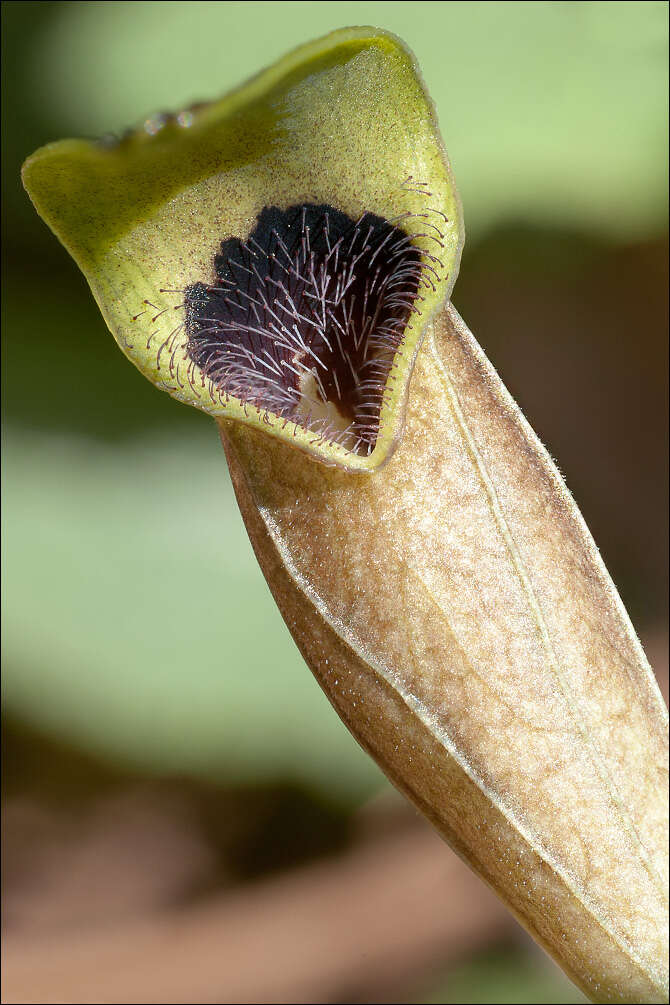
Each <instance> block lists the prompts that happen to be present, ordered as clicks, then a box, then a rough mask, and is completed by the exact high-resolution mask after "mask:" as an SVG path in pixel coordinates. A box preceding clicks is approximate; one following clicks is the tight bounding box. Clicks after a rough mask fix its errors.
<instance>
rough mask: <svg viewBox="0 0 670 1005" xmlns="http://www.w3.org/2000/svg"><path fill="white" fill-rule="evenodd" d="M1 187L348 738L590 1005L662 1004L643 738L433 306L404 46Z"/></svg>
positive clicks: (262, 81)
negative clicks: (27, 214) (17, 204)
mask: <svg viewBox="0 0 670 1005" xmlns="http://www.w3.org/2000/svg"><path fill="white" fill-rule="evenodd" d="M24 181H25V184H26V187H27V189H28V191H29V193H30V195H31V198H32V199H33V202H34V204H35V206H36V208H37V210H38V212H39V213H40V214H41V215H42V216H43V218H44V219H45V220H46V222H47V223H48V224H49V226H50V227H51V228H52V229H53V231H54V232H55V233H56V234H57V236H58V237H59V238H60V239H61V240H62V242H63V243H64V244H65V246H66V247H67V248H68V250H69V251H70V252H71V254H72V255H73V256H74V258H75V259H76V261H77V262H78V263H79V265H80V266H81V268H82V270H83V271H84V273H85V275H86V277H87V279H88V281H89V283H90V285H91V289H92V290H93V293H94V295H95V297H96V299H97V301H98V303H99V305H100V308H101V310H102V313H103V315H104V316H105V319H106V320H107V323H108V325H109V327H110V330H111V331H112V333H113V334H114V336H115V338H116V339H117V341H118V342H119V345H120V346H121V348H122V349H123V351H124V352H125V353H126V355H127V356H128V357H129V358H130V359H131V360H132V361H133V362H134V363H135V364H136V365H137V366H138V367H139V368H140V369H141V370H142V372H143V373H145V375H146V376H147V377H149V379H151V380H152V381H153V382H154V383H155V384H156V385H157V386H159V387H161V388H162V389H164V390H166V391H168V392H169V393H170V394H172V395H173V396H174V397H176V398H178V399H179V400H182V401H184V402H186V403H188V404H191V405H194V406H195V407H197V408H200V409H202V410H203V411H206V412H208V413H209V414H211V415H212V416H213V417H214V418H215V419H216V421H217V422H218V424H219V426H220V430H221V436H222V440H223V444H224V447H225V450H226V455H227V457H228V461H229V465H230V469H231V473H232V477H233V482H234V485H235V490H236V493H237V498H238V501H239V503H240V507H241V510H242V513H243V516H244V519H245V522H246V525H247V528H248V531H249V535H250V537H251V540H252V543H253V546H254V549H255V551H256V554H257V556H258V559H259V562H260V564H261V567H262V569H263V572H264V573H265V576H266V578H267V580H268V583H269V585H270V587H271V589H272V591H273V594H274V596H275V598H276V600H277V603H278V605H279V607H280V609H281V611H282V614H283V616H284V619H285V621H286V623H287V625H288V627H289V629H290V630H291V632H292V634H293V636H294V638H295V640H296V642H297V643H298V645H299V647H300V649H301V652H302V653H303V655H304V657H305V660H306V661H307V663H308V664H309V666H310V667H311V669H312V670H313V672H314V674H315V675H316V677H317V680H318V681H319V683H320V685H321V686H322V688H323V689H324V691H325V692H326V694H327V695H328V697H329V699H330V700H331V702H332V703H333V705H334V706H335V708H336V709H337V711H338V713H339V714H340V716H341V717H342V719H343V720H344V721H345V723H346V724H347V726H348V727H349V729H350V730H351V731H352V733H353V734H354V736H355V737H356V738H357V739H358V741H359V742H360V743H361V744H362V745H363V746H364V747H365V749H366V750H368V751H369V752H370V754H371V755H372V756H373V757H374V758H375V759H376V760H377V761H378V763H379V764H380V765H381V767H382V768H383V770H384V771H385V772H386V773H387V775H388V776H389V777H390V778H391V780H392V781H393V782H394V783H395V784H396V785H397V786H398V787H399V788H400V789H401V790H402V791H404V792H405V793H406V794H407V795H408V796H409V797H410V798H411V799H412V800H413V801H414V803H415V804H416V805H417V806H419V808H420V809H421V810H422V811H423V812H424V813H425V814H426V815H427V816H428V817H429V819H430V820H431V821H432V822H433V823H434V825H435V826H436V827H437V828H438V829H439V831H440V832H441V833H442V834H443V835H444V837H445V838H446V839H447V840H448V841H449V843H450V844H451V845H452V847H454V848H455V849H456V851H457V852H458V853H459V854H461V855H462V856H463V857H464V858H465V859H466V860H467V861H468V862H469V863H470V865H471V866H472V867H473V868H474V869H475V870H476V871H477V872H478V873H479V874H480V875H481V876H482V877H483V878H484V879H485V880H486V881H487V882H488V883H489V884H491V885H492V886H493V887H494V888H495V889H496V890H497V892H498V893H499V894H500V896H501V897H502V898H503V899H504V900H505V901H506V902H507V903H508V904H509V906H510V908H511V909H512V910H513V911H514V913H515V914H516V915H517V917H518V918H519V919H520V920H521V922H522V923H523V924H524V925H525V926H526V927H527V928H528V929H529V930H530V931H531V932H532V934H533V935H534V936H535V937H536V938H537V939H538V941H539V942H540V943H541V944H542V945H543V946H544V947H545V948H546V949H547V950H548V952H549V953H551V955H552V956H553V957H554V958H555V959H556V960H557V961H558V962H559V963H560V965H561V966H562V967H563V968H564V969H565V970H566V972H567V973H568V974H569V975H570V976H571V977H572V978H573V980H574V981H575V982H576V983H577V984H579V985H580V986H581V987H582V988H583V989H584V990H585V992H586V993H587V994H588V995H589V996H590V997H591V998H592V999H593V1000H595V1001H618V1002H630V1001H639V1002H657V1001H662V1000H666V998H665V996H666V995H667V968H666V962H665V960H666V950H665V937H666V923H665V918H666V912H667V892H666V891H667V867H666V857H665V847H666V845H665V842H666V839H667V812H666V790H667V742H666V728H667V713H666V710H665V706H664V704H663V702H662V699H661V698H660V695H659V692H658V689H657V687H656V684H655V682H654V679H653V676H652V674H651V671H650V669H649V667H648V665H647V662H646V660H645V658H644V654H643V652H642V650H641V648H640V645H639V643H638V641H637V639H636V636H635V633H634V631H633V629H632V627H631V625H630V622H629V620H628V617H627V615H626V612H625V611H624V609H623V607H622V604H621V601H620V600H619V597H618V595H617V593H616V590H615V589H614V586H613V585H612V583H611V580H610V579H609V577H608V575H607V572H606V570H605V568H604V566H603V564H602V561H601V559H600V557H599V555H598V552H597V549H596V547H595V545H594V543H593V541H592V539H591V537H590V535H589V533H588V530H587V529H586V527H585V525H584V522H583V520H582V518H581V516H580V514H579V512H578V511H577V509H576V507H575V504H574V502H573V500H572V498H571V496H570V495H569V493H568V491H567V489H566V488H565V486H564V484H563V482H562V480H561V477H560V475H559V474H558V472H557V470H556V468H555V467H554V465H553V463H552V462H551V460H550V458H549V457H548V455H547V453H546V451H545V450H544V448H543V447H542V446H541V444H540V443H539V442H538V440H537V438H536V437H535V435H534V433H533V432H532V430H531V429H530V428H529V426H528V424H527V423H526V422H525V420H524V418H523V416H522V415H521V414H520V412H519V410H518V408H517V407H516V405H515V404H514V402H513V401H512V400H511V399H510V397H509V395H508V394H507V392H506V391H505V389H504V387H503V386H502V384H501V382H500V380H499V378H498V377H497V375H496V373H495V372H494V370H493V369H492V367H491V366H490V364H489V363H488V361H487V360H486V358H485V357H484V355H483V353H482V351H481V349H480V348H479V347H478V345H477V343H476V342H475V340H474V338H473V337H472V335H471V334H470V333H469V332H468V330H467V328H466V327H465V325H464V324H463V322H462V321H461V319H460V318H459V317H458V315H457V314H456V312H455V311H454V309H453V308H452V307H451V306H450V304H449V296H450V292H451V288H452V285H453V282H454V280H455V277H456V273H457V270H458V262H459V255H460V249H461V244H462V226H461V220H460V207H459V202H458V197H457V195H456V191H455V188H454V185H453V181H452V177H451V172H450V169H449V166H448V162H447V160H446V155H445V153H444V149H443V146H442V143H441V140H440V137H439V133H438V130H437V124H436V119H435V115H434V111H433V108H432V105H431V103H430V100H429V98H428V96H427V94H426V92H425V89H424V87H423V84H422V82H421V80H420V77H419V75H418V71H417V69H416V66H415V63H414V61H413V59H412V57H411V55H410V54H409V53H408V51H407V50H406V48H405V47H404V46H403V44H402V43H401V42H400V41H399V40H398V39H396V38H394V37H393V36H391V35H388V34H387V33H385V32H381V31H378V30H376V29H364V28H357V29H347V30H343V31H340V32H336V33H334V34H333V35H330V36H328V37H327V38H325V39H321V40H318V41H316V42H314V43H311V44H310V45H307V46H304V47H303V48H301V49H299V50H297V51H296V52H295V53H293V54H291V55H289V56H288V57H286V58H285V59H284V60H282V61H281V62H280V63H278V64H277V65H276V66H274V67H272V68H271V69H269V70H267V71H265V72H264V73H262V74H261V75H260V76H258V77H256V78H255V79H254V80H252V81H251V82H250V83H249V84H247V85H245V86H244V87H242V88H240V89H239V90H238V91H235V92H234V93H233V94H232V95H229V96H228V97H227V98H224V99H223V100H222V101H220V102H217V103H214V104H212V105H207V106H202V107H199V108H194V109H190V110H187V111H184V112H181V113H179V114H178V115H175V116H163V117H158V118H156V119H152V120H148V121H147V122H146V123H145V126H144V128H143V129H142V130H139V131H137V132H132V133H129V134H128V135H127V136H125V137H123V138H121V139H120V140H115V141H112V142H110V143H101V144H93V143H88V142H83V141H65V142H61V143H55V144H51V145H50V146H47V147H45V148H43V149H42V150H40V151H38V152H37V153H36V154H34V155H33V156H32V157H31V158H30V159H29V160H28V161H27V162H26V165H25V168H24ZM448 909H449V907H448V900H447V898H445V910H448ZM399 923H400V920H399Z"/></svg>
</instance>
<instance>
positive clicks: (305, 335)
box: [185, 204, 429, 456]
mask: <svg viewBox="0 0 670 1005" xmlns="http://www.w3.org/2000/svg"><path fill="white" fill-rule="evenodd" d="M425 269H426V266H424V265H423V264H422V255H421V251H420V249H419V248H417V247H416V246H415V245H414V244H413V243H412V239H411V237H410V235H408V234H407V233H406V232H405V231H404V230H402V229H401V228H400V227H398V226H395V225H394V224H392V223H390V222H389V221H387V220H384V219H383V218H381V217H378V216H375V215H373V214H371V213H365V214H364V215H363V216H362V217H361V218H360V219H359V220H352V219H351V218H350V217H348V216H347V215H346V214H345V213H342V212H340V211H339V210H336V209H333V208H332V207H330V206H324V205H320V206H317V205H311V204H306V205H302V206H292V207H291V208H290V209H288V210H280V209H277V208H276V207H274V206H273V207H267V208H265V209H264V210H263V211H262V212H261V213H260V215H259V216H258V218H257V222H256V227H255V228H254V230H253V232H252V233H251V235H250V236H249V238H248V239H247V240H246V241H244V242H243V241H240V240H238V239H237V238H229V239H228V240H226V241H224V242H223V243H222V244H221V251H220V253H219V254H218V255H217V256H216V257H215V259H214V270H215V275H216V279H215V281H214V282H213V283H212V284H211V285H206V284H205V283H195V284H194V285H192V286H189V287H188V288H187V289H186V291H185V324H186V334H187V337H188V340H187V344H186V351H187V354H188V356H189V357H190V359H191V360H192V361H193V362H194V363H195V364H196V365H197V366H198V367H199V368H200V370H201V372H202V374H203V376H204V377H205V378H206V379H208V380H210V381H211V382H212V384H213V386H214V387H215V388H216V389H217V391H218V392H219V393H220V394H222V395H223V396H224V398H227V397H229V396H230V397H234V398H237V399H238V400H240V401H241V402H242V403H243V404H244V405H249V406H251V407H254V408H257V409H259V410H261V411H262V412H264V413H268V420H269V421H272V419H271V416H276V417H277V418H278V419H280V420H281V419H284V420H285V421H286V422H294V423H296V424H297V425H300V426H302V427H303V428H304V429H307V430H310V431H313V432H314V433H315V437H316V438H317V439H320V440H323V441H327V442H332V443H339V444H341V445H342V446H344V447H345V448H346V449H348V450H351V451H352V452H354V453H357V454H361V455H363V456H367V455H368V454H370V453H371V452H372V450H373V449H374V446H375V443H376V440H377V434H378V432H379V423H380V413H381V409H382V404H383V400H384V395H385V394H386V393H387V391H388V385H389V379H390V380H391V381H392V380H393V369H394V361H395V359H396V356H397V353H398V350H399V349H400V346H401V344H402V342H403V337H404V333H405V330H406V329H407V328H408V327H411V317H412V314H416V315H418V314H419V313H420V312H419V310H418V307H417V300H420V299H421V298H420V296H419V288H420V285H421V284H422V282H423V283H424V284H425V283H426V282H428V281H429V280H427V279H426V274H425Z"/></svg>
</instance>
